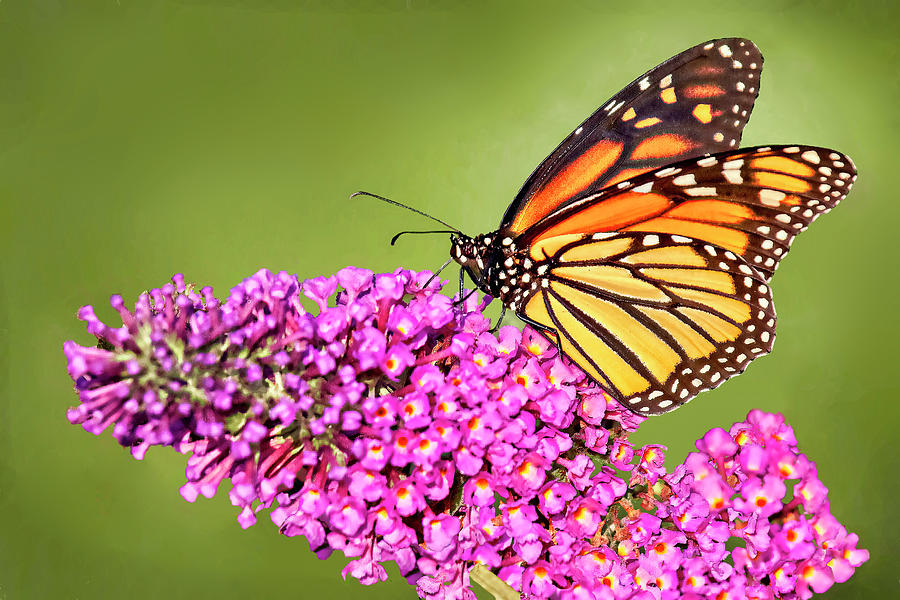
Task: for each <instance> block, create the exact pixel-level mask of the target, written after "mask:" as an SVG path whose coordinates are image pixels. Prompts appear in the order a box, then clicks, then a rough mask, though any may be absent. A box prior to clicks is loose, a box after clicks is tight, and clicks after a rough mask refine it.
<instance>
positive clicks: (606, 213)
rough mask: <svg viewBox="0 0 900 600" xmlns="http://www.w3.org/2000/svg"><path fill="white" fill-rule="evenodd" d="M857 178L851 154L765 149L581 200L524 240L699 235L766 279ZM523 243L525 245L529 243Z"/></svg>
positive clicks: (684, 166) (692, 164) (661, 173)
mask: <svg viewBox="0 0 900 600" xmlns="http://www.w3.org/2000/svg"><path fill="white" fill-rule="evenodd" d="M855 180H856V169H855V167H854V165H853V162H852V161H851V160H850V159H849V158H848V157H847V156H845V155H843V154H841V153H839V152H835V151H833V150H829V149H826V148H817V147H813V146H766V147H758V148H744V149H740V150H735V151H730V152H723V153H719V154H715V155H712V156H707V157H703V158H699V159H689V160H686V161H682V162H679V163H675V164H672V165H669V166H667V167H665V168H663V169H660V170H658V171H655V172H651V173H646V174H643V175H641V176H638V177H636V178H634V179H632V180H628V181H624V182H621V183H619V184H617V185H615V186H612V187H610V188H607V189H605V190H601V191H600V192H598V193H596V194H590V195H587V196H584V197H580V198H579V199H577V200H576V201H574V202H572V203H571V204H569V205H568V206H566V207H564V208H563V209H560V210H559V211H557V212H556V213H553V214H551V215H550V216H548V217H546V218H545V219H544V220H543V221H542V222H539V223H538V224H536V225H535V226H534V227H533V228H532V229H531V230H530V231H529V232H528V233H526V234H525V236H523V238H526V239H527V240H528V242H529V243H539V242H540V241H541V240H544V239H548V238H553V237H557V236H560V235H566V234H572V233H586V232H597V231H636V232H646V233H668V234H676V235H682V236H686V237H692V238H696V239H699V240H703V241H706V242H709V243H712V244H714V245H716V246H720V247H723V248H725V249H727V250H730V251H732V252H734V253H735V254H737V255H739V256H741V257H743V258H744V259H745V260H746V261H747V262H748V263H749V264H751V265H752V266H753V267H754V268H755V269H756V270H758V271H759V272H760V273H761V274H762V275H763V276H764V277H765V278H766V279H767V280H768V279H769V278H771V276H772V274H773V273H774V271H775V268H776V267H777V266H778V263H779V261H780V260H781V259H782V258H784V256H785V255H786V254H787V252H788V250H789V248H790V246H791V243H792V242H793V240H794V237H795V236H796V235H797V234H798V233H800V232H801V231H804V230H806V228H807V227H808V226H809V224H810V223H812V222H813V221H814V220H815V219H817V218H818V217H819V216H820V215H822V214H824V213H826V212H828V211H829V210H831V209H832V208H833V207H834V206H835V205H836V204H837V203H838V202H840V201H841V200H842V199H843V198H844V197H845V196H846V195H847V192H849V190H850V187H851V186H852V185H853V182H854V181H855ZM523 243H524V242H523Z"/></svg>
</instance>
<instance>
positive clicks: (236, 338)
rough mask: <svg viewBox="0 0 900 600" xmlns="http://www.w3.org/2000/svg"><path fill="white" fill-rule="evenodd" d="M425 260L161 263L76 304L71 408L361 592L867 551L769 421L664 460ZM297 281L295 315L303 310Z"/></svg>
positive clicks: (766, 570)
mask: <svg viewBox="0 0 900 600" xmlns="http://www.w3.org/2000/svg"><path fill="white" fill-rule="evenodd" d="M441 285H442V283H441V282H440V280H434V279H433V278H432V276H431V274H430V273H428V272H422V273H417V272H412V271H405V270H397V271H395V272H394V273H389V274H378V275H375V274H373V273H372V272H371V271H367V270H364V269H357V268H352V267H348V268H345V269H342V270H341V271H339V272H338V273H337V274H336V275H335V276H332V277H319V278H315V279H310V280H307V281H304V282H300V281H298V280H297V278H296V277H295V276H292V275H288V274H287V273H284V272H281V273H278V274H273V273H271V272H269V271H266V270H261V271H259V272H258V273H256V274H255V275H253V276H252V277H250V278H248V279H246V280H244V281H243V282H242V283H241V284H240V285H238V286H236V287H235V288H233V289H232V290H231V292H230V294H229V295H228V297H227V298H226V299H224V300H222V301H220V300H219V299H217V298H216V297H215V296H214V295H213V293H212V290H211V289H210V288H202V289H200V290H199V291H198V290H197V289H196V288H194V287H193V286H189V285H186V284H185V282H184V280H183V278H182V277H181V276H175V277H174V278H173V280H172V283H170V284H167V285H165V286H163V287H162V288H160V289H154V290H151V291H149V292H146V293H145V294H142V295H141V296H140V298H139V299H138V301H137V303H136V304H135V306H134V308H133V309H128V308H126V307H125V304H124V301H123V300H122V298H120V297H118V296H114V297H113V298H112V306H113V307H114V308H115V309H116V310H117V311H118V312H119V314H120V315H121V319H122V326H121V327H115V328H114V327H110V326H107V325H105V324H104V323H102V322H101V321H100V320H99V319H98V318H97V317H96V316H95V315H94V312H93V310H92V309H91V308H90V307H89V306H86V307H84V308H82V309H81V310H80V311H79V317H80V318H81V319H82V320H84V321H86V323H87V328H88V331H89V333H91V334H92V335H94V336H95V337H96V338H98V340H99V343H98V345H97V347H85V346H80V345H78V344H76V343H75V342H72V341H69V342H66V343H65V345H64V351H65V355H66V358H67V360H68V369H69V374H70V375H71V377H72V379H73V380H74V382H75V389H76V391H77V393H78V396H79V400H80V402H81V403H80V404H79V405H78V406H76V407H75V408H72V409H70V411H69V415H68V416H69V420H70V421H71V422H72V423H76V424H80V425H81V426H82V427H84V428H85V429H86V430H87V431H90V432H91V433H95V434H99V433H101V432H102V431H104V430H106V429H108V428H110V427H111V428H112V434H113V436H114V437H115V439H116V440H117V441H118V442H119V443H120V444H122V445H123V446H125V447H126V448H128V449H129V450H130V451H131V452H132V454H133V455H134V456H135V457H136V458H139V459H140V458H142V457H143V456H144V454H145V453H146V451H147V449H148V448H149V447H150V446H154V445H161V446H171V447H173V448H175V449H176V450H177V451H178V452H182V453H185V454H187V455H188V459H187V468H186V479H187V482H186V484H185V485H184V486H183V487H182V489H181V493H182V496H183V497H184V498H185V499H187V500H188V501H194V500H195V499H196V498H197V497H198V496H200V495H202V496H205V497H211V496H213V495H214V494H215V493H216V492H217V491H218V489H219V487H220V486H221V484H222V483H223V482H225V481H226V480H227V481H228V482H229V485H230V490H229V491H228V495H229V498H230V500H231V502H232V503H233V504H234V505H235V506H236V507H238V508H239V509H240V511H239V516H238V522H239V523H240V525H241V526H242V527H249V526H250V525H252V524H253V523H255V522H256V516H257V514H259V513H260V511H262V510H266V509H269V515H270V518H271V519H272V521H273V522H274V523H275V525H276V526H277V527H278V528H279V530H280V531H281V533H283V534H284V535H286V536H302V537H305V538H306V540H307V541H308V543H309V545H310V547H311V549H312V550H313V552H315V553H316V555H317V556H319V557H320V558H325V557H327V556H329V555H330V554H331V553H332V552H333V551H334V550H340V551H342V552H343V553H344V554H345V555H346V556H348V557H351V558H352V559H353V560H352V561H351V562H350V563H349V564H348V565H347V566H346V567H345V568H344V570H343V576H344V577H347V576H352V577H354V578H356V579H358V580H359V581H361V582H362V583H364V584H370V583H374V582H376V581H380V580H384V579H386V577H387V572H386V571H385V568H384V564H385V563H386V562H389V561H394V562H396V564H397V565H398V567H399V569H400V571H401V573H402V574H403V575H404V576H405V577H406V578H407V579H408V580H409V581H410V582H412V583H415V584H416V586H417V591H418V594H419V596H420V597H422V598H429V599H431V598H435V599H437V598H448V599H449V598H474V594H473V592H472V591H471V586H470V575H471V573H473V572H475V571H473V567H474V566H476V565H478V566H480V568H482V569H485V570H486V571H487V572H489V573H493V574H494V575H493V576H496V577H497V578H499V580H501V581H502V582H505V583H506V584H507V585H508V586H509V588H511V589H510V592H511V593H513V594H521V595H522V597H528V598H548V597H572V598H601V599H606V598H647V599H649V598H653V599H657V600H658V599H665V598H681V597H685V598H689V597H715V598H775V597H779V598H808V597H810V596H811V595H812V594H813V593H820V592H823V591H825V590H827V589H828V588H829V587H830V586H831V585H832V584H833V583H834V582H840V581H845V580H846V579H848V578H849V577H850V576H851V575H852V573H853V571H854V569H855V568H856V567H858V566H859V565H861V564H862V563H863V562H865V560H867V558H868V553H867V552H866V551H865V550H861V549H858V548H857V537H856V536H855V535H854V534H850V533H848V532H847V531H846V529H845V528H844V527H843V526H842V525H841V524H840V523H839V522H838V521H837V520H836V519H835V518H834V517H833V516H832V515H831V513H830V510H829V505H828V500H827V496H826V494H827V489H826V488H825V487H824V485H823V484H822V483H821V482H820V481H819V480H818V478H817V477H816V470H815V465H814V464H813V463H812V462H811V461H809V460H808V459H807V458H806V457H805V456H804V455H802V454H800V453H799V451H798V450H797V445H796V440H795V439H794V436H793V433H792V430H791V429H790V427H789V426H788V425H787V424H786V423H785V422H784V420H783V419H782V418H781V417H780V416H779V415H771V414H767V413H762V412H759V411H753V412H751V413H750V415H749V416H748V418H747V420H746V421H745V422H741V423H737V424H735V425H733V426H732V427H731V429H730V430H728V431H725V430H723V429H714V430H712V431H710V432H708V433H707V434H706V435H705V436H704V437H703V439H702V440H700V441H698V443H697V449H698V452H696V453H693V454H691V455H689V456H688V457H687V459H686V460H685V462H684V463H683V464H681V465H679V466H678V467H676V468H675V469H674V470H673V471H672V472H671V473H669V472H667V471H666V469H665V467H664V464H663V463H664V459H665V448H664V447H663V446H660V445H655V444H652V445H647V446H644V447H635V446H634V445H633V444H632V443H630V442H629V441H628V434H629V433H630V432H632V431H634V430H635V429H636V428H637V427H638V426H639V425H640V423H641V422H642V421H643V418H642V417H639V416H636V415H634V414H632V413H630V412H628V411H626V410H624V409H623V408H621V407H620V406H619V405H618V404H617V403H616V402H614V401H612V400H611V399H610V398H608V397H607V396H606V394H605V393H604V392H603V391H602V390H601V389H600V388H598V387H597V386H596V385H595V384H593V383H591V381H590V380H589V379H588V378H587V376H586V375H585V374H584V373H583V372H581V371H580V370H579V369H578V368H577V367H575V366H573V365H572V364H571V363H570V362H569V361H568V360H567V359H565V358H564V357H562V356H560V355H558V354H557V351H556V348H555V346H554V345H553V344H551V343H549V342H548V341H547V340H545V339H544V338H543V337H542V336H541V335H539V334H537V333H536V332H535V331H533V330H531V329H528V328H526V329H525V330H524V332H523V331H520V330H518V329H517V328H515V327H503V328H501V329H500V330H499V331H498V332H497V334H496V335H495V334H494V333H492V332H491V331H490V322H489V320H488V319H487V317H485V315H484V313H483V311H484V308H485V306H486V305H487V303H488V302H489V300H490V299H489V298H484V299H483V300H481V301H479V300H477V299H475V298H474V297H472V298H469V299H468V300H467V301H466V302H463V303H458V302H457V303H454V302H453V301H452V300H451V299H450V298H449V297H447V296H444V295H442V294H440V293H439V292H440V288H441ZM301 296H305V297H306V298H307V299H308V301H309V304H310V305H315V306H316V307H317V310H315V311H314V312H309V311H307V310H306V309H305V308H304V305H303V303H302V302H301Z"/></svg>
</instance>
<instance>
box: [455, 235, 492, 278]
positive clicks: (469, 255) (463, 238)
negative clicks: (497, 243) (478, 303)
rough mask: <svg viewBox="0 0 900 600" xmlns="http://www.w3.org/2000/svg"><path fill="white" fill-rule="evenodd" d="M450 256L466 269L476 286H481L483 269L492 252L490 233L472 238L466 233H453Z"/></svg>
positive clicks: (485, 267)
mask: <svg viewBox="0 0 900 600" xmlns="http://www.w3.org/2000/svg"><path fill="white" fill-rule="evenodd" d="M450 241H451V246H450V256H451V258H453V260H455V261H456V262H458V263H459V264H460V266H461V267H462V268H463V269H465V270H466V273H468V274H469V277H471V278H472V281H474V282H475V283H476V284H477V285H478V286H480V287H483V286H484V281H485V271H486V269H487V267H488V265H490V263H491V261H490V260H489V257H490V254H491V252H492V248H491V242H492V241H493V240H492V239H491V236H490V235H486V234H482V235H479V236H475V237H474V238H472V237H469V236H467V235H455V236H453V237H452V238H451V239H450Z"/></svg>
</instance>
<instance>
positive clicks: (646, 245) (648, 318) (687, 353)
mask: <svg viewBox="0 0 900 600" xmlns="http://www.w3.org/2000/svg"><path fill="white" fill-rule="evenodd" d="M531 258H532V260H533V261H534V262H535V265H536V268H537V272H539V273H543V275H542V276H541V277H542V279H541V282H540V286H539V287H538V289H537V291H536V292H535V293H534V294H533V295H531V297H530V298H529V299H528V301H527V302H526V303H524V306H522V307H521V309H520V312H521V313H522V314H523V316H524V317H525V318H527V319H528V320H531V321H534V322H536V323H538V324H540V325H542V326H543V327H545V328H547V331H548V332H550V331H551V330H552V332H555V333H557V334H558V336H559V338H558V341H559V343H560V344H561V346H562V350H563V351H564V352H565V353H566V355H568V356H569V358H571V359H572V360H574V361H575V362H576V363H578V364H579V366H581V368H582V369H584V370H585V371H586V372H587V373H588V374H589V375H590V376H591V377H592V378H593V379H595V380H596V381H597V382H599V383H600V384H601V385H603V386H604V387H605V388H606V389H607V390H608V391H609V392H610V393H611V394H612V395H613V396H614V397H615V398H616V399H617V400H619V401H620V402H622V403H623V404H624V405H625V406H627V407H628V408H630V409H631V410H633V411H635V412H638V413H639V414H660V413H663V412H668V411H670V410H673V409H674V408H676V407H677V406H679V405H681V404H684V403H685V402H687V401H688V400H690V399H691V398H693V397H694V396H696V395H697V394H698V393H700V392H701V391H705V390H708V389H712V388H715V387H718V386H719V385H720V384H722V383H723V382H724V381H726V380H727V379H729V378H731V377H733V376H735V375H737V374H739V373H741V372H743V370H744V369H745V368H746V367H747V365H748V364H749V363H750V361H752V360H753V359H754V358H756V357H758V356H762V355H763V354H766V353H768V352H769V351H770V350H771V348H772V343H773V341H774V338H775V312H774V307H773V305H772V295H771V290H770V289H769V286H768V284H767V283H766V281H765V278H764V277H763V275H762V274H761V273H760V272H758V271H757V270H756V269H754V268H753V267H751V266H750V265H748V264H747V263H746V261H744V260H743V259H742V258H741V257H740V256H738V255H736V254H734V253H732V252H731V251H728V250H726V249H724V248H720V247H717V246H714V245H712V244H709V243H706V242H703V241H698V240H693V239H690V238H686V237H682V236H679V235H666V234H645V233H637V232H622V233H606V234H595V235H564V236H559V237H555V238H549V239H547V240H545V241H544V242H541V243H540V244H538V245H536V246H534V247H532V249H531ZM548 337H550V338H551V339H553V335H552V333H548ZM554 341H557V340H555V339H554Z"/></svg>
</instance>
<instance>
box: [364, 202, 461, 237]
mask: <svg viewBox="0 0 900 600" xmlns="http://www.w3.org/2000/svg"><path fill="white" fill-rule="evenodd" d="M357 196H369V197H370V198H375V199H376V200H381V201H382V202H387V203H388V204H393V205H394V206H399V207H400V208H405V209H406V210H409V211H412V212H414V213H416V214H417V215H422V216H423V217H426V218H428V219H431V220H432V221H434V222H436V223H440V224H441V225H443V226H444V227H449V228H450V229H452V230H453V233H458V234H460V235H462V234H463V233H462V231H460V230H459V229H457V228H456V227H454V226H453V225H451V224H450V223H446V222H444V221H441V220H440V219H438V218H437V217H432V216H431V215H429V214H428V213H424V212H422V211H421V210H418V209H416V208H413V207H412V206H407V205H405V204H402V203H400V202H397V201H396V200H391V199H390V198H385V197H384V196H379V195H378V194H373V193H371V192H363V191H359V192H353V193H352V194H350V198H355V197H357Z"/></svg>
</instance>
